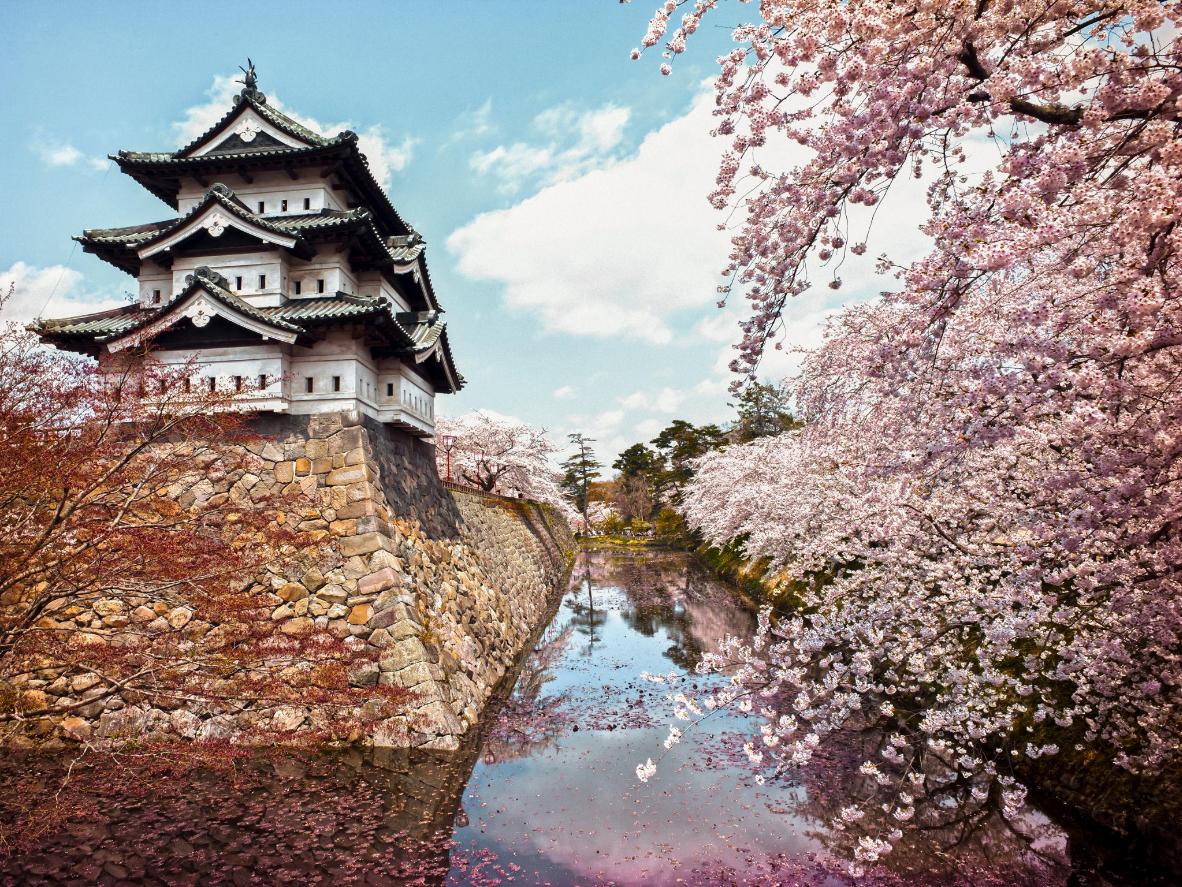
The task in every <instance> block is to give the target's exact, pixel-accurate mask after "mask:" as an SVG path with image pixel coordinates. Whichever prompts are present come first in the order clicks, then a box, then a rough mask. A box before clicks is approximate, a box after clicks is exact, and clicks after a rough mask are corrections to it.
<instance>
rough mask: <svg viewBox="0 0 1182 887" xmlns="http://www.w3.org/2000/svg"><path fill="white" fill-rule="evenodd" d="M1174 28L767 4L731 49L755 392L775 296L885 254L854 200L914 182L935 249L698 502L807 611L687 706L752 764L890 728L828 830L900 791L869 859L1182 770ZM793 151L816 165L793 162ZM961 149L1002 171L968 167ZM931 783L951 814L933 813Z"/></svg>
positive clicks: (901, 7)
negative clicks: (1048, 760) (1030, 792)
mask: <svg viewBox="0 0 1182 887" xmlns="http://www.w3.org/2000/svg"><path fill="white" fill-rule="evenodd" d="M683 5H684V6H685V7H686V9H687V12H686V14H685V16H684V17H683V19H682V21H681V24H680V26H679V27H677V28H676V29H675V30H673V31H672V33H668V29H669V21H670V16H671V15H672V14H673V13H674V12H675V11H676V9H677V8H678V7H679V6H683ZM717 5H718V4H716V3H715V2H713V0H698V2H695V3H693V4H688V3H686V4H681V3H675V2H669V3H666V4H665V5H664V6H662V7H661V9H660V10H659V11H658V12H657V14H656V16H655V17H654V19H653V22H652V24H651V26H650V29H649V32H648V34H647V35H646V36H645V38H644V45H645V47H651V46H656V45H657V44H658V43H660V42H661V41H662V40H663V39H665V40H666V41H667V42H666V43H665V54H666V55H667V56H668V57H669V58H670V59H671V58H673V57H675V56H677V55H679V54H680V53H681V52H683V51H684V50H685V47H686V41H687V38H689V37H691V36H692V34H693V33H694V31H695V30H696V29H697V28H698V27H699V24H700V23H701V21H702V18H703V16H704V15H706V14H708V13H709V12H710V11H712V10H713V9H714V8H715V7H716V6H717ZM1180 21H1182V3H1178V2H1156V0H1154V2H1149V0H1141V2H1137V0H1132V2H1103V0H1077V2H1070V3H1068V2H1028V0H1008V2H990V0H962V2H957V0H953V2H947V0H945V2H939V3H935V2H921V0H913V2H907V3H897V2H887V0H865V2H846V0H799V2H798V0H794V2H780V0H765V2H763V3H762V4H761V5H760V7H759V19H758V20H756V21H754V22H751V23H750V24H746V25H742V26H740V27H738V28H737V29H736V30H735V40H736V44H737V45H736V48H735V49H734V50H733V51H732V52H730V53H728V54H727V55H725V56H723V57H722V59H721V60H720V63H721V72H720V74H719V77H718V79H717V81H716V88H717V114H718V117H719V122H718V127H717V130H716V131H717V134H718V135H719V136H720V137H721V138H723V139H725V140H726V143H727V147H726V148H725V149H724V152H723V156H722V162H721V167H720V173H719V177H718V187H717V189H716V191H715V192H714V193H713V195H712V196H711V200H712V201H713V203H714V204H715V205H716V206H717V207H719V208H720V209H727V208H732V209H738V210H739V211H740V213H739V217H740V218H741V221H740V223H739V227H738V229H737V231H736V233H735V235H734V238H733V241H732V243H733V247H732V251H731V254H730V257H729V262H728V266H727V269H726V271H727V274H728V276H729V283H728V284H727V285H726V286H724V287H723V299H724V301H725V300H726V298H727V297H728V296H729V294H730V292H731V291H732V289H737V290H743V291H745V294H746V297H747V299H748V300H749V303H750V311H749V313H748V315H747V318H746V320H745V321H744V323H743V334H744V335H743V341H742V343H741V345H740V346H739V353H738V356H737V358H736V360H735V361H734V364H733V368H734V369H735V370H736V371H737V372H738V373H739V374H740V376H741V377H743V378H747V379H751V378H754V376H755V373H756V369H757V367H758V364H759V361H760V359H761V357H762V356H763V354H764V351H765V349H766V348H767V347H768V346H769V344H771V343H773V342H774V341H775V340H776V338H777V337H778V335H779V334H780V332H781V331H782V328H783V326H782V316H783V310H784V306H785V304H786V302H787V300H788V299H790V298H792V297H794V296H797V295H799V294H800V293H802V292H804V291H805V290H806V289H808V288H809V287H810V286H811V285H812V284H813V283H814V281H816V280H825V281H826V282H827V283H828V285H829V286H831V287H833V288H835V289H836V288H840V286H841V277H840V269H841V266H842V262H843V261H844V260H845V259H846V257H847V255H848V254H851V253H852V254H855V255H860V254H862V253H864V252H866V251H867V250H868V249H869V248H870V244H871V243H872V241H873V236H874V232H873V229H871V230H869V231H866V230H862V229H860V228H855V225H854V220H856V219H865V218H866V217H867V216H868V215H869V214H868V213H867V212H866V210H865V208H866V207H870V208H872V209H873V208H877V206H878V205H879V204H882V205H883V206H885V207H886V208H887V209H888V211H889V207H890V202H889V199H887V200H886V201H885V202H884V198H888V191H889V190H890V188H891V187H892V185H894V184H895V183H896V182H898V181H899V179H900V178H904V177H910V176H915V177H920V178H925V179H927V180H928V181H929V182H930V184H929V187H928V190H927V209H928V215H927V219H926V222H925V224H924V226H923V232H924V234H925V235H926V236H927V237H928V238H929V240H930V242H931V248H930V251H929V252H928V254H927V255H926V256H924V257H922V258H921V259H919V260H917V261H915V262H912V263H909V264H905V265H896V264H894V263H892V261H891V259H890V257H889V256H884V257H883V258H882V260H881V261H880V263H879V267H880V268H881V270H883V271H884V272H892V273H893V274H894V275H895V280H896V287H895V289H894V291H892V292H889V293H886V294H884V295H883V296H882V297H881V298H880V299H878V300H876V301H874V302H871V303H866V304H861V305H857V306H854V307H849V308H847V309H846V310H845V311H844V312H843V313H842V314H841V315H840V316H839V317H837V318H836V319H835V320H834V321H833V322H832V323H831V325H830V326H829V328H828V330H827V334H826V338H825V340H824V342H823V344H822V345H821V346H820V347H819V348H817V349H816V350H815V351H813V352H812V353H809V354H807V355H806V356H805V358H804V362H803V366H802V369H801V372H800V374H799V376H798V377H797V378H796V379H794V380H793V381H792V383H791V387H790V391H791V394H792V397H793V401H794V403H795V406H796V409H797V411H798V414H799V416H800V418H801V419H803V421H804V423H805V425H804V427H803V429H801V430H799V431H792V432H789V433H787V434H784V435H780V436H778V437H770V438H762V439H759V440H755V441H753V442H751V443H749V444H746V445H743V446H732V447H729V448H727V449H726V450H724V451H721V452H717V453H711V454H708V455H706V456H705V457H703V458H702V459H701V461H700V463H699V464H698V472H697V476H696V479H695V480H694V482H693V483H692V484H691V485H690V487H689V488H688V489H687V491H686V493H685V512H686V514H687V516H688V518H689V520H690V522H691V524H692V525H694V526H695V527H697V528H698V529H700V530H701V531H702V532H703V533H705V534H706V535H707V536H708V537H709V538H710V539H712V540H716V541H725V540H732V539H735V538H741V539H743V540H745V546H746V552H747V553H748V555H750V556H753V557H762V556H766V557H768V558H770V559H772V561H773V562H774V564H775V565H777V566H779V567H783V568H784V569H785V570H786V571H787V572H788V574H790V575H791V576H792V577H793V578H795V579H796V580H798V581H800V582H801V583H802V584H804V585H805V586H806V590H805V592H804V600H805V604H806V606H805V607H804V608H803V609H802V611H801V612H800V613H799V614H797V615H793V616H790V617H785V618H774V617H772V616H771V615H770V614H765V616H764V619H763V621H762V623H761V631H760V633H759V634H758V636H757V638H756V640H755V642H754V643H753V644H750V645H748V644H743V643H740V642H739V641H731V642H729V643H728V644H727V645H725V646H724V648H723V649H722V650H721V651H720V652H719V653H717V654H715V655H714V656H713V657H711V659H710V661H709V662H708V663H707V664H706V665H707V667H710V668H728V669H731V670H732V674H733V677H734V680H735V684H734V686H733V688H731V689H728V690H726V691H724V692H723V693H721V694H716V695H715V696H712V697H710V698H709V699H706V700H692V699H683V700H682V702H681V703H680V713H681V714H683V715H686V716H692V715H693V714H694V711H695V710H704V708H705V705H706V704H707V703H709V704H713V705H719V704H739V705H743V706H750V707H753V708H754V709H755V710H759V711H763V713H764V716H765V717H766V722H765V724H764V726H763V731H762V736H761V740H760V741H759V742H758V743H753V744H752V745H751V746H750V748H749V756H750V757H751V759H752V761H756V762H759V763H760V764H761V765H769V764H770V765H774V766H776V767H779V766H786V765H801V764H805V763H807V762H808V761H809V760H810V758H811V757H812V755H813V751H814V749H815V748H816V747H817V746H818V745H819V743H820V742H822V741H823V740H824V738H825V737H826V735H828V734H830V733H832V732H833V731H835V730H838V729H842V728H845V727H848V726H853V725H858V724H865V723H874V722H879V721H882V722H884V723H885V724H888V725H889V726H890V727H891V729H892V730H893V731H894V732H893V733H888V735H891V736H892V739H891V741H890V742H888V743H887V744H886V745H885V746H884V748H883V750H882V753H881V755H880V756H879V757H878V758H877V759H875V760H867V761H866V762H864V765H863V767H864V769H863V771H862V772H863V774H864V775H865V776H866V777H867V783H868V788H867V796H866V798H865V799H864V801H863V802H862V803H861V804H860V805H853V807H852V808H851V809H850V810H849V811H845V813H844V814H843V821H844V822H845V823H848V824H851V825H853V827H855V828H856V827H857V826H856V824H857V823H859V822H863V821H865V822H869V821H871V819H870V818H869V817H866V818H865V819H864V818H863V816H864V812H865V809H867V808H866V807H865V805H866V804H874V805H882V804H886V805H887V808H888V810H889V811H890V816H891V818H892V819H893V820H894V821H895V823H896V825H895V826H893V827H892V828H891V829H889V830H887V829H884V828H878V827H875V828H874V829H871V830H867V831H864V832H863V833H862V834H861V836H860V838H859V841H858V843H857V845H856V850H855V856H856V857H857V862H858V863H859V864H861V863H870V862H874V861H875V860H877V859H879V858H880V857H881V856H882V854H884V853H887V852H889V851H890V849H891V847H892V846H893V845H894V843H895V842H896V841H897V836H896V831H897V830H901V829H905V828H908V827H911V826H914V825H916V824H921V825H925V826H931V825H932V824H933V823H932V822H930V821H923V820H924V819H925V818H926V817H941V816H946V817H953V816H964V815H966V810H967V811H969V812H971V811H972V809H974V808H975V807H979V806H982V805H985V804H996V805H998V806H1000V807H1001V808H1002V809H1003V811H1004V812H1006V813H1008V814H1016V812H1017V811H1018V810H1019V808H1020V807H1021V805H1022V801H1023V797H1024V795H1025V794H1026V789H1025V787H1024V781H1023V780H1024V778H1025V774H1027V773H1029V772H1030V771H1031V769H1032V765H1033V764H1034V763H1035V762H1037V761H1038V759H1041V758H1043V757H1045V756H1048V755H1055V754H1057V753H1071V754H1073V755H1078V756H1083V757H1089V758H1092V759H1095V758H1099V759H1101V760H1108V761H1110V762H1112V764H1114V765H1117V766H1119V767H1124V768H1128V769H1131V770H1134V771H1138V772H1141V773H1149V774H1152V773H1154V772H1156V771H1158V770H1160V769H1161V768H1163V767H1167V766H1171V765H1174V764H1176V763H1177V749H1178V748H1179V742H1180V740H1182V735H1180V729H1182V727H1180V725H1182V669H1180V667H1179V660H1178V656H1177V651H1178V649H1179V644H1180V643H1182V607H1180V606H1179V601H1180V600H1182V596H1180V595H1179V584H1178V570H1179V564H1182V544H1180V543H1182V538H1180V535H1179V527H1178V515H1179V514H1180V513H1182V484H1180V481H1182V470H1180V462H1179V454H1180V451H1182V433H1180V431H1182V397H1179V390H1178V385H1179V379H1180V378H1182V374H1180V371H1182V359H1180V358H1182V351H1180V350H1179V346H1180V345H1182V325H1180V320H1182V317H1180V306H1182V302H1180V299H1179V295H1178V294H1179V292H1180V286H1179V284H1180V283H1182V281H1180V279H1179V275H1180V271H1182V267H1180V265H1179V258H1178V251H1179V247H1180V246H1182V240H1180V239H1179V238H1180V237H1182V231H1180V229H1179V226H1178V224H1177V222H1178V219H1179V214H1180V210H1182V175H1180V172H1182V170H1180V169H1179V167H1180V166H1182V135H1180V131H1179V129H1178V117H1179V112H1180V109H1182V68H1180V67H1179V62H1180V61H1182V47H1179V44H1178V42H1177V39H1176V33H1177V25H1178V23H1179V22H1180ZM640 54H641V53H640V52H639V51H638V52H636V53H634V55H637V56H639V55H640ZM662 70H663V72H666V73H667V72H668V71H669V65H668V62H666V63H665V64H664V65H663V66H662ZM792 142H795V143H797V144H798V145H799V146H802V147H803V149H805V151H806V154H807V159H806V160H805V161H803V162H801V163H799V164H796V165H792V164H791V163H789V164H784V163H778V162H777V158H778V157H780V156H781V155H784V154H786V153H787V152H784V151H783V150H781V149H780V148H778V147H776V146H779V145H784V144H789V143H792ZM974 145H975V146H977V148H979V147H980V146H981V145H987V146H991V149H992V150H993V151H995V152H996V157H997V160H996V162H995V163H994V164H993V165H992V168H991V169H989V170H987V171H986V172H985V173H984V174H983V175H980V176H977V177H970V176H968V175H966V174H965V173H964V172H963V170H964V169H965V165H964V163H965V161H966V159H967V157H968V155H969V153H970V151H972V150H973V149H974ZM769 146H772V147H769ZM977 153H981V152H980V151H979V150H978V151H977ZM757 154H758V156H757ZM642 769H643V773H642V775H650V774H651V770H650V769H649V768H648V767H647V766H646V767H643V768H642ZM924 791H938V792H940V793H941V794H942V796H943V798H942V803H939V804H934V805H928V806H926V807H925V808H923V809H924V810H926V811H927V812H926V813H923V812H920V813H917V810H918V809H919V808H918V807H917V804H916V799H917V796H918V795H919V794H920V793H921V792H924ZM947 801H953V802H955V803H951V804H950V803H947Z"/></svg>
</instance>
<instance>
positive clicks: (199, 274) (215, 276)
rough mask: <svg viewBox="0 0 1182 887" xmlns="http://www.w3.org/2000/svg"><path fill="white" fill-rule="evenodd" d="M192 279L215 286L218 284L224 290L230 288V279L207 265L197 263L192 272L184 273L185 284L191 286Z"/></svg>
mask: <svg viewBox="0 0 1182 887" xmlns="http://www.w3.org/2000/svg"><path fill="white" fill-rule="evenodd" d="M194 279H197V280H199V281H201V282H203V283H212V284H214V285H215V286H220V287H221V288H222V289H224V290H228V289H229V288H230V281H228V280H226V278H224V277H223V276H222V275H220V274H219V273H218V272H216V271H214V270H213V269H212V268H210V267H209V266H208V265H199V266H198V267H196V268H194V269H193V273H192V274H186V275H185V286H192V284H193V280H194Z"/></svg>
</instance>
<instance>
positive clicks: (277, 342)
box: [30, 65, 464, 437]
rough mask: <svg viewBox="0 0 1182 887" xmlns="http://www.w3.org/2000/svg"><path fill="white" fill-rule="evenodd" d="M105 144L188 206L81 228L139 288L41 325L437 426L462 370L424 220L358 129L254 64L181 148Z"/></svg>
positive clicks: (252, 402) (238, 379)
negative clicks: (322, 127)
mask: <svg viewBox="0 0 1182 887" xmlns="http://www.w3.org/2000/svg"><path fill="white" fill-rule="evenodd" d="M112 159H113V160H114V161H115V162H116V163H117V164H118V165H119V168H120V169H121V170H122V171H123V172H124V173H126V174H127V175H129V176H131V177H132V178H133V179H135V180H136V181H137V182H139V183H140V184H141V185H143V186H144V187H145V188H147V189H148V190H149V191H151V192H152V193H153V194H155V195H156V196H157V197H159V198H160V199H161V200H163V201H164V202H165V203H167V204H168V205H169V206H170V207H172V208H173V209H174V210H175V211H176V212H177V215H176V216H175V217H174V218H170V219H167V220H165V221H161V222H150V223H148V224H144V225H134V226H131V227H126V228H94V229H90V230H87V231H84V232H83V233H82V235H81V236H79V237H76V238H75V239H76V240H77V241H78V242H79V243H81V244H82V246H83V249H85V250H86V251H87V252H90V253H94V254H95V255H97V256H98V257H99V258H101V259H103V260H104V261H107V262H110V263H111V264H112V265H114V266H115V267H117V268H119V269H121V270H123V271H126V272H127V273H128V274H130V275H132V276H133V277H135V278H136V279H137V281H138V299H137V300H136V301H135V302H134V303H132V304H129V305H126V306H123V307H120V308H116V309H113V310H110V311H103V312H99V313H96V314H87V315H82V316H78V317H66V318H60V319H56V320H45V319H42V320H38V321H37V322H36V323H34V324H32V325H31V327H30V329H32V330H33V331H34V332H36V333H37V334H38V335H39V336H40V337H41V339H42V340H43V341H45V342H49V343H52V344H54V345H56V346H57V347H59V348H64V349H68V350H71V351H76V352H79V353H83V354H88V355H91V356H93V357H95V358H97V359H98V361H99V364H100V366H101V365H102V364H103V363H104V362H105V361H110V360H112V359H113V358H114V357H115V356H116V355H120V354H131V353H137V352H139V351H143V350H144V349H151V351H152V354H153V356H154V357H155V359H157V360H159V361H160V362H161V363H164V364H173V365H180V366H183V365H185V364H186V363H187V362H189V361H193V363H194V365H195V366H196V367H197V368H198V370H199V375H200V377H201V378H200V379H197V380H195V383H196V384H205V385H214V386H229V387H228V388H226V389H224V390H231V391H233V390H241V391H243V392H244V393H243V400H244V402H245V403H246V405H247V406H249V407H250V408H252V409H257V410H260V411H271V412H276V413H287V414H291V415H306V414H311V413H324V412H338V411H341V410H356V411H358V412H359V413H360V414H362V415H368V416H370V417H372V418H374V419H376V420H377V421H380V422H385V423H389V424H391V425H393V426H395V427H398V428H401V429H404V430H405V431H407V432H409V433H411V434H413V435H416V436H422V437H426V436H430V435H431V434H432V433H433V429H434V416H435V408H434V400H435V395H436V394H437V393H445V394H447V393H452V392H455V391H458V390H459V389H460V387H461V386H462V385H463V384H464V380H463V377H462V376H460V375H459V374H458V373H457V372H456V369H455V366H454V363H453V361H452V355H451V349H450V347H449V345H448V340H447V330H446V325H445V324H444V323H443V322H442V320H441V319H440V315H441V313H442V309H441V308H440V306H439V303H438V301H437V300H436V297H435V293H434V291H433V289H432V286H431V277H430V274H429V273H428V271H427V262H426V256H425V255H424V249H425V245H424V242H423V239H422V237H420V236H419V234H418V233H417V232H416V231H415V230H414V229H413V228H412V227H410V225H408V224H407V223H406V222H404V221H403V220H402V218H401V217H400V216H399V215H398V212H397V211H396V210H395V209H394V207H393V206H392V205H391V203H390V200H389V198H388V197H387V196H386V194H385V192H384V191H383V190H382V189H381V187H380V186H379V185H378V183H377V182H376V181H375V179H374V177H373V174H372V173H371V172H370V170H369V165H368V163H367V162H366V159H365V155H363V154H362V153H361V152H360V151H359V150H358V147H357V135H356V134H355V133H352V132H348V131H346V132H342V133H339V134H338V135H336V136H333V137H331V138H327V137H325V136H322V135H320V134H319V133H315V132H312V131H311V130H309V129H307V128H306V127H304V126H301V125H300V124H299V123H297V122H296V121H295V120H293V119H292V118H290V117H288V116H287V115H285V114H283V113H281V112H279V111H278V110H276V109H275V108H273V107H271V106H270V105H268V104H267V98H266V96H265V95H263V94H262V93H261V92H259V90H258V84H257V79H256V75H255V71H254V66H253V65H251V66H250V67H249V68H248V69H247V71H246V76H245V78H244V80H243V89H242V91H241V92H240V93H239V94H238V95H237V96H236V97H235V99H234V104H233V106H232V107H231V108H230V109H229V110H228V111H227V112H226V114H225V115H224V116H223V117H222V118H221V119H220V120H219V121H218V122H217V123H215V124H214V125H213V126H212V127H211V128H210V129H209V130H208V131H207V132H205V133H203V134H202V135H201V136H199V137H198V138H197V139H195V140H194V141H193V142H191V143H190V144H188V145H186V146H185V147H183V148H181V149H179V150H177V151H172V152H139V151H120V152H119V153H118V154H117V155H114V156H113V157H112Z"/></svg>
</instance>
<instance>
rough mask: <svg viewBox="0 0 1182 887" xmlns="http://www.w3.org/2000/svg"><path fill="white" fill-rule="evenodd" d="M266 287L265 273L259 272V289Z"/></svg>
mask: <svg viewBox="0 0 1182 887" xmlns="http://www.w3.org/2000/svg"><path fill="white" fill-rule="evenodd" d="M266 288H267V275H266V274H260V275H259V289H261V290H265V289H266Z"/></svg>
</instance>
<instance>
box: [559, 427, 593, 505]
mask: <svg viewBox="0 0 1182 887" xmlns="http://www.w3.org/2000/svg"><path fill="white" fill-rule="evenodd" d="M567 437H568V438H569V439H570V442H571V445H572V446H574V447H575V448H576V449H575V453H574V455H572V456H571V457H570V458H569V459H567V460H566V461H565V462H563V463H562V470H563V475H562V488H563V489H564V490H566V492H567V493H568V494H569V495H570V497H571V499H573V500H574V503H575V508H577V509H578V510H579V513H580V514H582V515H583V526H588V525H589V521H588V520H587V492H588V490H590V488H591V482H592V481H593V480H595V478H597V477H599V469H600V468H602V467H603V465H602V463H600V462H599V461H598V460H597V459H596V458H595V451H594V450H592V449H591V446H590V445H591V444H593V443H595V441H594V440H593V439H592V438H589V437H587V436H585V435H584V434H583V433H582V432H581V431H576V432H574V433H573V434H568V435H567Z"/></svg>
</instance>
